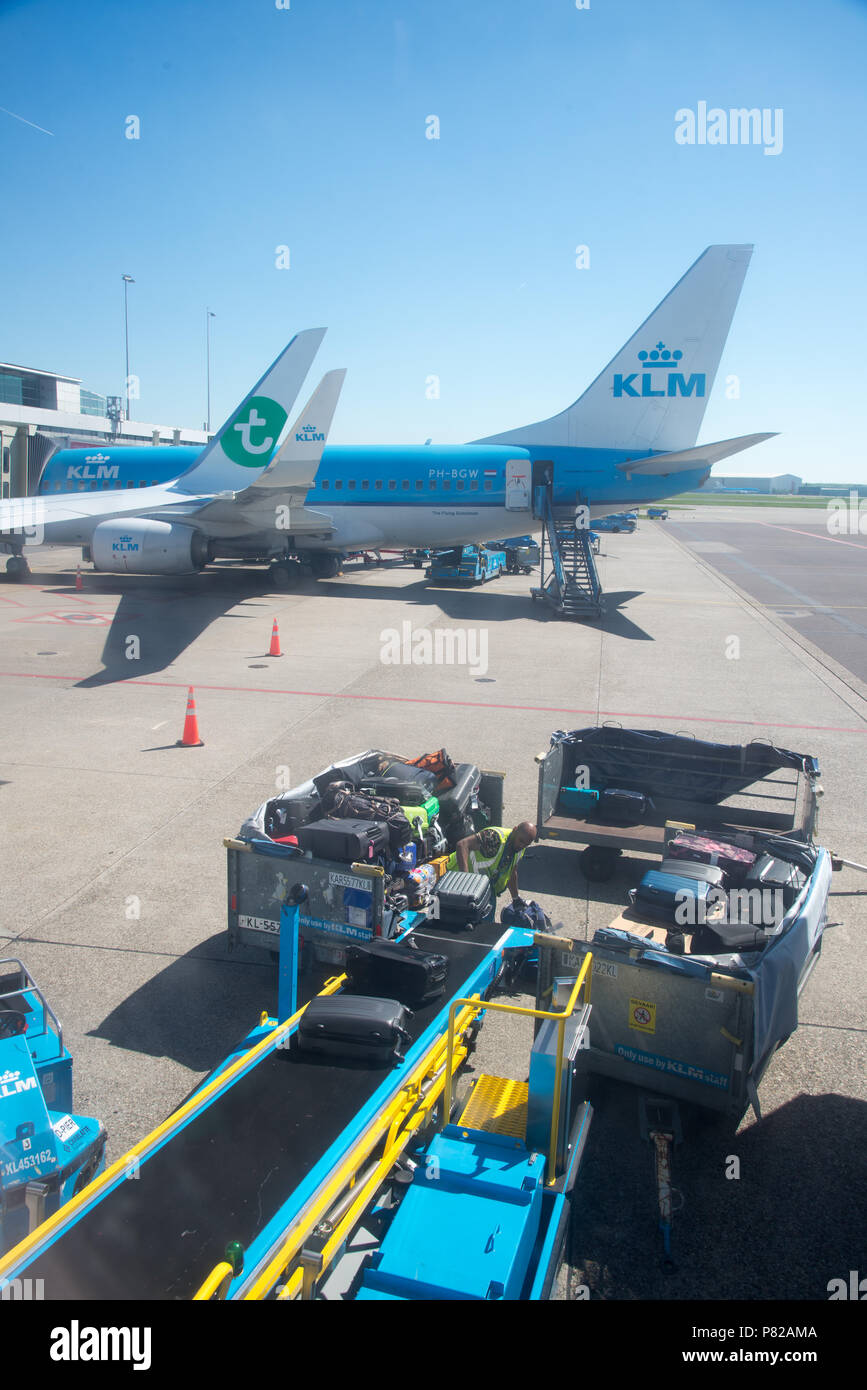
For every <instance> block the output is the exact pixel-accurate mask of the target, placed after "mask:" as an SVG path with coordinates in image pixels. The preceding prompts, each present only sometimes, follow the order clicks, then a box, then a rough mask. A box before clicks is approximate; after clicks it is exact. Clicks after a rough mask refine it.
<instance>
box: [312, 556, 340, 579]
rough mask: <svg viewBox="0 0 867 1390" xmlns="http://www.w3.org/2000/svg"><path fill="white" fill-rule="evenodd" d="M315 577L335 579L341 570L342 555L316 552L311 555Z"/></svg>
mask: <svg viewBox="0 0 867 1390" xmlns="http://www.w3.org/2000/svg"><path fill="white" fill-rule="evenodd" d="M310 568H311V570H312V572H313V578H314V579H333V578H334V576H335V574H339V572H340V556H339V555H328V554H323V553H320V552H316V553H315V554H314V555H311V557H310Z"/></svg>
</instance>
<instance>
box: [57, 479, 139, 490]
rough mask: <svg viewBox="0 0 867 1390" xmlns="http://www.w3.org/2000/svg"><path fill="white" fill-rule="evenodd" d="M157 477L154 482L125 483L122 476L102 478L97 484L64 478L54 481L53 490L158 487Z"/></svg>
mask: <svg viewBox="0 0 867 1390" xmlns="http://www.w3.org/2000/svg"><path fill="white" fill-rule="evenodd" d="M156 485H157V483H156V479H154V480H153V482H150V483H148V482H139V483H125V482H124V481H123V480H122V479H121V478H100V479H99V480H98V481H97V482H96V484H95V486H94V484H93V483H90V484H88V483H83V482H77V483H75V484H73V483H71V482H65V481H64V480H63V479H62V478H61V479H60V481H59V482H56V483H52V485H51V491H52V492H103V491H104V490H105V489H106V488H126V487H156Z"/></svg>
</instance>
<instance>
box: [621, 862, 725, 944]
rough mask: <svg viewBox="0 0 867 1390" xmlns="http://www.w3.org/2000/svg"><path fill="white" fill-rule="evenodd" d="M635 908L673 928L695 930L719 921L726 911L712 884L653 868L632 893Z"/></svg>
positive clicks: (630, 895) (717, 891) (723, 902)
mask: <svg viewBox="0 0 867 1390" xmlns="http://www.w3.org/2000/svg"><path fill="white" fill-rule="evenodd" d="M629 897H630V900H631V902H632V905H633V907H635V908H636V909H637V910H638V911H639V912H646V913H648V914H650V915H651V916H653V917H658V918H659V919H660V920H661V921H663V922H667V923H669V924H671V925H673V926H679V927H685V928H686V930H687V931H688V930H689V929H690V927H695V926H696V925H698V924H699V923H701V922H705V921H710V920H711V919H714V920H715V919H717V918H719V917H721V916H722V915H723V913H724V912H725V901H724V900H723V899H722V898H720V893H719V889H715V888H714V887H713V886H712V885H711V884H709V883H701V882H699V881H698V880H697V879H694V878H685V877H683V876H681V875H680V874H664V873H660V871H659V870H658V869H651V870H650V872H649V873H646V874H645V875H644V878H643V879H642V880H641V882H640V883H639V885H638V887H637V888H633V889H631V890H630V893H629Z"/></svg>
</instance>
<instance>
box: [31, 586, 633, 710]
mask: <svg viewBox="0 0 867 1390" xmlns="http://www.w3.org/2000/svg"><path fill="white" fill-rule="evenodd" d="M370 572H371V571H369V570H362V569H360V568H359V569H358V570H357V571H354V572H353V571H349V572H347V573H346V574H345V575H343V576H341V577H339V578H335V579H333V580H327V581H318V582H317V581H315V580H304V581H302V583H301V584H300V585H299V586H298V588H297V589H294V590H291V591H288V593H289V594H291V593H297V594H298V595H299V596H303V597H305V598H316V599H320V600H321V601H322V602H327V601H328V599H329V598H341V599H343V598H355V599H362V600H364V599H367V600H371V599H372V600H374V601H376V602H379V603H382V602H394V603H400V604H403V605H406V606H407V608H408V609H409V610H410V611H411V609H412V607H413V606H416V607H418V608H437V609H439V610H440V612H442V614H443V615H444V617H446V618H447V619H449V620H450V621H451V622H455V623H476V624H480V623H498V622H507V621H510V620H513V619H516V618H535V619H537V620H540V621H543V622H544V621H555V622H556V621H559V620H558V619H557V618H556V617H554V615H553V614H551V613H549V611H548V610H547V609H546V607H545V606H544V605H543V604H542V603H540V602H535V603H534V602H533V600H532V599H531V598H530V595H529V593H526V594H504V593H496V592H494V591H493V590H491V589H490V588H486V589H469V590H467V589H451V588H447V587H443V588H436V587H432V586H429V585H428V584H426V583H425V582H424V581H423V580H420V581H418V582H417V583H413V584H409V585H390V584H385V585H382V584H378V585H377V584H363V583H357V582H354V574H356V573H357V574H359V575H361V574H369V573H370ZM34 577H37V578H38V576H34ZM53 577H54V576H52V578H53ZM45 592H46V594H56V595H58V596H64V597H66V596H68V595H70V593H75V590H74V589H72V588H71V586H67V585H62V586H57V587H56V588H50V589H49V588H46V590H45ZM272 592H273V591H272V590H271V588H270V585H269V582H268V579H267V577H266V576H265V575H263V573H262V571H261V570H257V569H248V568H244V567H241V566H238V567H235V566H233V567H231V568H229V567H226V568H224V569H220V568H216V569H214V570H209V571H206V572H204V573H202V574H196V575H190V576H185V577H181V578H178V577H177V576H165V577H161V576H149V575H123V576H118V575H109V574H98V573H88V575H87V581H86V589H85V590H84V594H83V596H82V597H83V598H84V602H83V604H82V618H83V619H84V617H85V615H86V613H87V610H88V608H91V609H93V610H94V611H96V610H97V609H98V605H99V602H100V598H101V597H104V598H105V599H106V600H107V601H108V602H111V603H113V602H114V601H115V600H118V598H119V601H118V602H117V607H116V610H115V612H114V617H113V620H112V622H111V626H110V628H109V631H108V634H107V636H106V640H105V645H104V647H103V650H102V653H101V660H102V662H103V669H102V670H101V671H96V672H94V673H93V674H92V675H90V676H86V677H85V678H84V679H83V680H81V681H79V682H78V683H77V684H78V686H79V687H80V688H84V689H88V688H90V687H93V686H102V685H111V684H114V683H115V682H116V681H123V680H129V679H130V678H136V677H139V678H140V677H143V676H152V675H155V674H157V673H159V672H163V671H165V670H166V668H167V667H169V666H170V665H171V664H172V662H173V661H175V660H176V659H177V658H178V657H179V656H180V655H181V654H182V653H183V652H184V651H186V649H187V647H189V646H190V645H191V643H193V642H194V641H195V640H196V638H197V637H199V636H201V634H202V633H203V632H205V631H206V630H207V629H208V628H209V627H210V626H211V624H212V623H213V622H215V621H216V620H217V619H220V618H231V619H232V620H233V621H240V622H243V621H245V620H246V619H254V620H257V621H258V620H259V619H260V617H261V615H260V613H259V612H258V611H247V610H250V609H254V610H258V609H259V608H261V609H262V610H263V611H265V612H267V613H270V612H271V609H272V607H273V605H272V603H271V598H270V596H271V594H272ZM283 592H286V591H283ZM640 592H641V591H640V590H638V589H635V590H624V591H621V592H619V593H616V592H611V593H606V594H605V595H604V606H605V611H604V613H603V615H602V617H601V618H599V619H596V620H592V621H588V623H587V626H588V628H590V630H592V631H601V632H605V633H607V634H609V635H610V636H613V637H620V638H622V639H623V640H625V641H642V642H649V641H652V640H653V639H652V637H651V636H650V634H649V633H647V632H645V631H644V629H643V628H641V627H639V626H638V625H637V624H636V623H633V622H632V620H631V619H630V618H629V617H627V616H626V614H625V612H623V611H622V610H623V609H624V607H625V605H626V604H628V603H629V601H630V600H631V599H633V598H636V597H637V596H638V595H639V594H640ZM242 602H243V603H244V604H245V611H244V612H240V613H233V612H230V610H231V609H233V608H234V607H236V606H237V605H238V604H239V603H242ZM131 638H137V639H138V644H137V647H135V648H134V647H132V646H131V643H130V639H131ZM132 650H137V652H138V655H137V656H136V657H131V655H130V652H131V651H132ZM262 654H263V655H264V652H263V653H262Z"/></svg>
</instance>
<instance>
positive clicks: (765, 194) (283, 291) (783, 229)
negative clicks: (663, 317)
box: [0, 0, 867, 481]
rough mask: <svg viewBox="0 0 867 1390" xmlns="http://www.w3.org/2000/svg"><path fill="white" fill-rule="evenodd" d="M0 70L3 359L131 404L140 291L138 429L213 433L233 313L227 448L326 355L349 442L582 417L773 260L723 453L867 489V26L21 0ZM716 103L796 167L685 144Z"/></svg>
mask: <svg viewBox="0 0 867 1390" xmlns="http://www.w3.org/2000/svg"><path fill="white" fill-rule="evenodd" d="M0 47H2V51H3V53H4V63H3V68H4V85H3V93H2V97H0V104H2V106H3V107H4V108H6V110H7V111H9V112H12V113H14V115H8V114H5V112H3V111H0V156H2V168H3V174H4V178H3V187H4V193H5V198H4V213H3V220H2V226H3V230H2V233H0V236H2V248H3V251H2V265H3V275H2V300H0V303H2V307H3V314H2V332H0V358H2V360H4V361H12V362H19V363H22V364H24V365H27V366H38V367H45V368H48V369H50V370H57V371H61V372H65V373H68V374H71V375H74V376H79V377H81V378H82V380H83V384H84V385H85V386H87V387H89V388H90V389H91V390H95V391H98V392H101V393H103V394H105V393H116V394H121V393H122V379H123V370H124V356H123V295H122V282H121V275H122V274H123V273H127V274H130V275H132V276H133V277H134V278H135V281H136V283H135V285H134V286H132V287H131V288H130V368H131V371H133V372H135V373H137V374H138V376H139V377H140V379H141V399H140V401H139V402H138V404H137V405H136V407H135V409H134V412H133V413H134V414H135V415H136V416H137V417H138V418H139V419H144V420H148V421H153V422H159V423H163V424H184V425H189V426H201V424H202V421H203V420H204V416H205V399H206V390H205V331H204V324H205V308H206V306H207V305H210V307H211V308H212V309H213V310H214V311H215V313H216V315H217V317H216V318H215V319H214V320H213V339H212V346H213V371H212V411H211V416H212V424H214V425H216V424H217V423H219V422H220V421H221V420H222V419H223V418H224V417H225V416H226V415H227V414H228V413H229V411H230V410H231V409H232V407H233V406H234V405H235V404H236V402H237V401H238V400H239V399H240V398H241V397H242V396H243V395H244V394H245V392H246V391H247V389H248V388H249V387H250V386H251V385H252V383H253V381H254V380H255V379H256V378H257V377H258V376H259V375H260V374H261V372H262V371H263V370H264V368H265V367H266V366H267V364H268V363H269V362H270V360H271V359H272V358H273V357H274V356H275V355H276V354H277V352H278V351H279V350H280V349H281V348H282V346H283V345H284V344H285V343H286V342H287V341H288V339H289V338H290V337H291V336H292V334H293V333H295V332H296V331H298V330H299V329H301V328H307V327H312V326H315V325H319V324H323V325H327V326H328V328H329V333H328V336H327V337H326V339H325V343H324V345H323V348H322V350H321V351H320V354H319V358H318V359H317V367H321V369H322V370H323V371H324V370H325V369H326V368H329V367H335V366H346V367H347V368H348V369H349V374H348V377H347V383H346V386H345V388H344V393H343V397H342V400H341V404H340V407H339V409H338V414H337V417H336V420H335V425H334V429H333V431H332V440H333V442H336V443H358V444H370V443H404V442H406V443H409V442H412V443H416V442H420V441H422V440H424V439H426V438H428V437H432V438H433V440H434V442H436V443H448V442H451V441H462V440H470V439H473V438H475V437H478V436H480V435H484V434H489V433H493V432H495V431H498V430H503V429H507V428H510V427H514V426H516V425H519V424H521V423H524V422H529V421H533V420H537V419H540V418H544V417H546V416H548V415H550V414H552V413H554V412H555V411H557V410H560V409H562V408H563V407H564V406H565V405H567V404H569V402H571V401H572V400H573V399H575V397H576V396H577V395H579V394H580V393H581V391H582V390H583V389H584V387H585V386H587V385H588V384H589V382H590V381H591V380H592V379H593V377H594V376H595V375H596V374H597V372H598V371H599V370H600V368H601V367H602V366H603V365H604V364H605V363H606V362H607V361H608V359H609V358H610V357H611V356H612V355H613V353H614V352H615V351H616V350H617V349H618V348H619V347H620V345H621V344H622V343H623V342H624V341H625V340H626V339H627V338H628V337H629V335H630V334H631V333H632V331H633V330H634V329H635V328H636V327H637V325H638V324H639V323H640V322H641V320H642V319H643V318H644V317H645V316H646V315H647V314H648V313H649V312H650V310H651V309H652V308H653V306H654V305H655V304H656V303H657V302H658V300H659V299H661V298H662V296H663V295H664V294H665V293H666V292H667V291H668V289H669V288H670V287H671V286H672V285H673V284H674V282H675V281H676V280H677V279H678V278H679V277H680V276H681V275H682V274H683V272H684V271H685V270H686V268H687V267H688V266H689V265H690V264H691V263H692V262H693V261H694V260H695V258H696V257H697V256H698V255H699V254H700V253H701V251H702V250H703V249H704V247H705V246H707V245H709V244H710V243H712V242H725V241H732V242H747V241H749V242H754V243H755V246H756V250H755V254H754V257H753V261H752V265H751V268H750V270H749V273H748V275H747V280H746V283H745V286H744V291H743V294H742V296H741V302H740V306H739V308H738V311H737V314H736V316H735V320H734V324H733V327H732V331H731V334H730V337H729V341H728V345H727V348H726V352H725V355H724V357H723V361H722V364H721V368H720V376H719V378H718V380H717V385H716V387H715V390H714V393H713V396H712V398H711V402H710V405H709V407H708V411H707V414H706V416H705V421H704V425H703V428H702V433H701V436H700V437H701V438H702V439H707V440H711V439H720V438H726V437H728V436H731V435H737V434H744V433H748V432H752V431H754V430H779V431H781V435H780V438H779V439H776V440H772V441H770V442H769V443H767V444H764V445H762V446H760V447H759V448H757V449H755V450H754V451H752V452H750V453H747V454H744V455H742V456H741V457H740V458H739V459H738V460H737V461H736V464H735V465H733V466H737V467H739V468H743V469H746V468H755V469H756V471H759V472H771V471H791V472H794V473H798V474H800V475H802V476H804V477H809V478H817V479H818V478H825V479H833V480H843V481H846V480H853V481H865V480H867V470H865V467H864V456H863V443H862V436H863V422H862V412H861V411H860V410H859V409H858V403H859V401H860V399H862V398H863V394H864V393H863V388H862V387H861V381H862V376H863V366H862V359H861V352H862V341H861V340H862V338H863V324H864V321H865V313H864V308H865V305H864V299H865V295H864V288H865V270H864V265H865V251H864V239H865V227H867V193H865V178H864V172H865V171H864V165H865V159H864V152H863V142H864V131H865V129H867V94H865V83H864V81H863V73H864V69H865V57H867V4H865V3H862V2H861V0H825V3H823V4H822V5H818V4H816V3H814V0H809V2H808V0H763V3H761V4H758V5H757V4H756V3H755V0H727V3H724V4H723V3H720V0H666V3H665V4H664V5H663V4H650V3H648V2H647V0H590V6H589V8H588V9H582V10H578V9H577V8H576V6H575V3H574V0H533V3H529V0H520V2H519V0H472V3H468V0H437V3H436V4H430V3H423V0H377V2H376V3H375V4H374V3H369V0H367V2H366V3H355V2H354V0H332V2H331V3H326V2H325V0H291V7H290V8H289V9H288V10H283V9H278V8H277V6H276V4H275V3H274V0H210V2H208V0H172V2H171V3H165V0H149V3H147V4H143V5H139V6H131V5H118V4H116V3H115V4H108V3H100V0H96V2H95V3H78V2H77V0H66V3H64V4H63V5H57V4H56V2H55V0H33V2H32V3H31V2H30V0H17V3H16V0H10V2H9V3H3V0H0ZM699 101H706V102H707V103H708V105H709V106H719V107H723V108H729V107H742V106H746V107H758V108H771V109H777V108H781V109H782V111H783V148H782V152H781V153H780V154H778V155H766V154H764V152H763V149H762V148H761V147H760V146H759V147H756V146H709V145H705V146H699V145H693V146H684V145H679V144H677V143H676V141H675V138H674V132H675V112H676V111H677V110H678V109H680V108H685V107H690V108H692V109H695V108H696V106H697V104H698V102H699ZM130 115H136V116H138V117H139V119H140V122H141V136H140V139H138V140H129V139H127V138H125V134H124V132H125V123H126V120H127V117H128V116H130ZM430 115H436V116H438V117H439V121H440V138H439V140H429V139H426V138H425V127H426V118H427V117H428V116H430ZM17 118H20V119H17ZM25 122H32V123H34V124H35V125H37V126H41V127H43V128H44V130H45V131H50V132H51V134H45V133H43V131H41V130H37V129H34V128H33V125H28V124H25ZM579 244H581V245H587V246H588V247H589V248H590V266H589V268H588V269H585V270H578V269H577V268H576V266H575V248H576V246H577V245H579ZM281 245H288V246H289V248H290V268H289V269H286V270H279V269H277V268H276V266H275V258H276V248H277V247H278V246H281ZM729 374H735V375H737V376H738V378H739V380H740V398H739V399H736V400H730V399H727V398H726V396H725V394H724V391H723V389H722V381H723V379H724V378H725V377H726V376H727V375H729ZM432 375H436V376H438V377H439V379H440V397H439V399H428V398H427V396H426V382H427V379H428V378H429V377H430V376H432ZM312 385H313V381H312V379H311V382H310V386H311V389H312ZM856 412H857V413H856Z"/></svg>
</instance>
